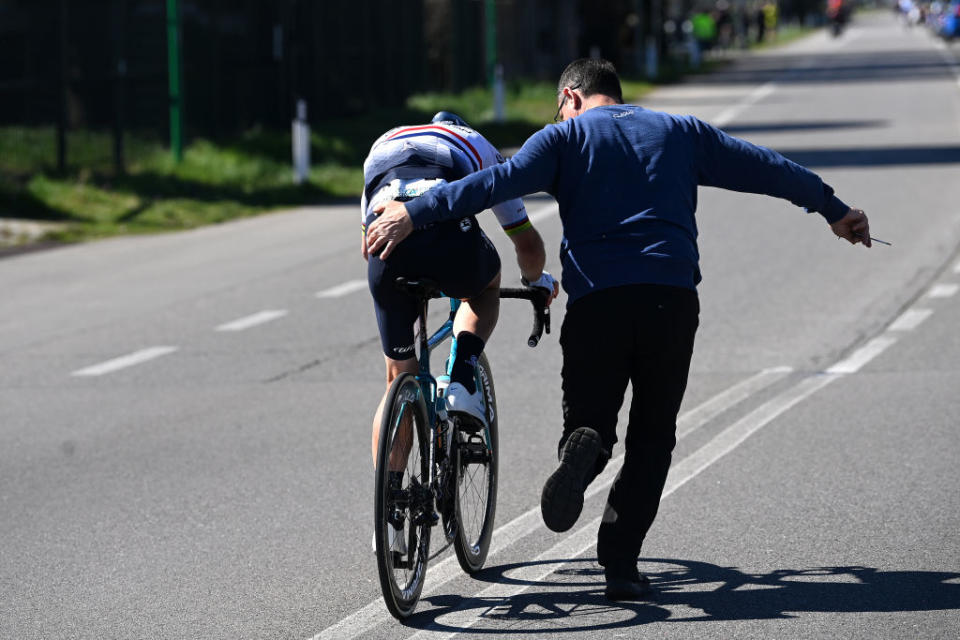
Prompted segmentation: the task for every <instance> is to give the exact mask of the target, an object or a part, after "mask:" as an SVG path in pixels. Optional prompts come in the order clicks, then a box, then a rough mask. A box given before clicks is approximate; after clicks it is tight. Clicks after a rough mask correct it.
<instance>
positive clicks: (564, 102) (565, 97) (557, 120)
mask: <svg viewBox="0 0 960 640" xmlns="http://www.w3.org/2000/svg"><path fill="white" fill-rule="evenodd" d="M579 88H580V83H579V82H578V83H577V84H575V85H573V86H572V87H564V89H570V91H573V90H574V89H579ZM560 96H563V89H561V90H560V92H559V93H557V97H558V98H559V97H560ZM566 102H567V96H563V100H562V101H561V102H560V106H558V107H557V115H555V116H553V122H554V123H557V122H560V111H561V110H562V109H563V105H564V104H566Z"/></svg>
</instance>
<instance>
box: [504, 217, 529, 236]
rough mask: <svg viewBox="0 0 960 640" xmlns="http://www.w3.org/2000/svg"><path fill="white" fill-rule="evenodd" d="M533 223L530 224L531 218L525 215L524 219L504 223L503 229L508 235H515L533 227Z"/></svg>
mask: <svg viewBox="0 0 960 640" xmlns="http://www.w3.org/2000/svg"><path fill="white" fill-rule="evenodd" d="M532 228H533V225H532V224H530V219H529V218H527V217H524V218H523V220H518V221H517V222H512V223H510V224H508V225H504V227H503V230H504V231H505V232H506V234H507V235H508V236H513V235H516V234H518V233H520V232H521V231H526V230H527V229H532Z"/></svg>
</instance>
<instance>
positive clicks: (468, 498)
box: [452, 355, 499, 573]
mask: <svg viewBox="0 0 960 640" xmlns="http://www.w3.org/2000/svg"><path fill="white" fill-rule="evenodd" d="M477 383H478V385H479V388H480V389H482V390H483V398H484V402H485V404H486V406H487V425H488V426H487V428H486V429H484V430H482V431H479V432H478V433H475V434H472V433H466V432H464V431H461V430H460V429H457V430H456V431H455V432H454V434H453V437H454V440H453V442H454V446H453V461H452V462H453V467H454V470H455V471H454V472H455V473H456V492H455V494H454V500H455V513H456V518H457V527H456V529H457V533H456V537H455V538H454V540H453V548H454V549H455V550H456V552H457V561H459V563H460V567H461V568H462V569H463V570H464V571H466V572H467V573H476V572H477V571H480V569H482V568H483V563H484V562H486V560H487V552H488V551H489V549H490V537H491V536H492V535H493V519H494V515H495V513H496V510H497V465H498V448H499V437H498V433H497V396H496V392H495V391H494V388H493V373H492V372H491V370H490V363H489V362H488V361H487V358H486V355H481V356H480V359H479V361H478V362H477Z"/></svg>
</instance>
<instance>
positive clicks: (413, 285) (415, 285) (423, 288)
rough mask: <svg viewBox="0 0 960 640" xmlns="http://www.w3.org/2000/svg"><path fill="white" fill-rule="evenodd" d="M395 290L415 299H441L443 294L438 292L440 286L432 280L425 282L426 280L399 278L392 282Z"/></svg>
mask: <svg viewBox="0 0 960 640" xmlns="http://www.w3.org/2000/svg"><path fill="white" fill-rule="evenodd" d="M394 284H396V286H397V288H398V289H400V290H401V291H404V292H406V293H408V294H410V295H411V296H413V297H415V298H421V299H422V298H427V299H429V298H442V297H443V292H442V291H441V290H440V286H439V285H438V284H437V283H436V282H434V281H433V280H427V279H426V278H417V279H411V278H404V277H402V276H401V277H399V278H397V279H396V280H394Z"/></svg>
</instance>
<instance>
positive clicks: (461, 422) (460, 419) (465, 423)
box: [447, 410, 487, 433]
mask: <svg viewBox="0 0 960 640" xmlns="http://www.w3.org/2000/svg"><path fill="white" fill-rule="evenodd" d="M447 414H448V415H449V416H450V417H451V418H453V419H455V420H456V421H457V425H458V426H459V427H460V430H461V431H464V432H466V433H477V432H479V431H483V430H484V429H485V428H486V427H487V425H486V424H485V423H484V422H483V421H482V420H481V419H480V418H478V417H477V416H475V415H473V414H471V413H467V412H466V411H456V410H447Z"/></svg>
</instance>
